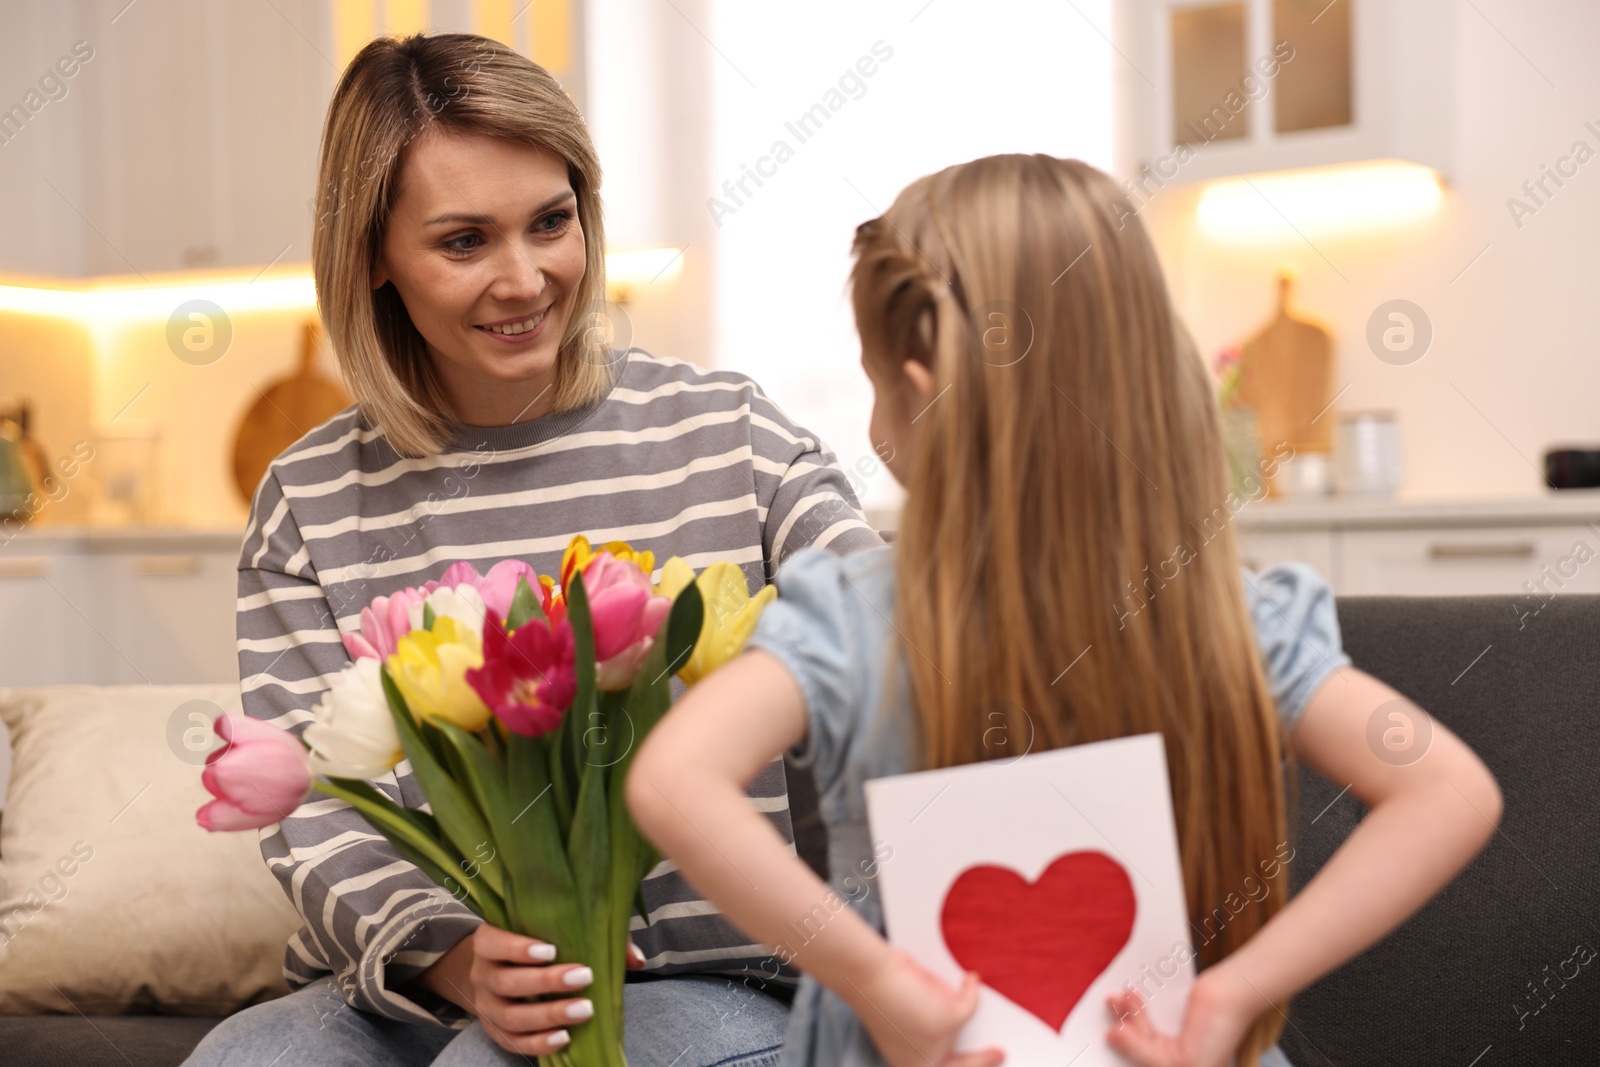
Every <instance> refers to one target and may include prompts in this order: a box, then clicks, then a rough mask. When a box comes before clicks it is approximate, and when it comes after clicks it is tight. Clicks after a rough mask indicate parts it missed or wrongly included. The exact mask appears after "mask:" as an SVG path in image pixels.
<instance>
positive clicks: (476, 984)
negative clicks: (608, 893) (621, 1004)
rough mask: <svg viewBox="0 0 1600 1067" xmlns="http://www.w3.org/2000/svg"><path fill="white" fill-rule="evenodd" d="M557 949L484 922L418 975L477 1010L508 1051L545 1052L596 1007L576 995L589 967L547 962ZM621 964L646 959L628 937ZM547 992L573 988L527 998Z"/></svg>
mask: <svg viewBox="0 0 1600 1067" xmlns="http://www.w3.org/2000/svg"><path fill="white" fill-rule="evenodd" d="M555 956H556V950H555V946H553V945H548V944H546V943H545V942H543V941H539V940H537V939H535V938H531V937H524V936H523V935H521V934H514V933H511V932H510V931H509V930H502V929H500V928H499V927H496V926H491V925H489V924H488V923H484V924H483V925H482V926H479V927H478V929H477V930H475V931H474V932H473V934H472V936H471V937H466V938H463V939H462V940H461V941H460V942H458V943H457V944H456V945H455V947H454V948H452V949H450V951H449V952H446V953H445V954H444V955H443V956H441V957H440V958H439V960H438V962H437V963H435V964H434V965H433V966H432V967H430V968H429V969H428V970H427V971H425V972H423V974H422V975H421V976H420V977H419V978H418V981H419V982H420V983H421V984H423V985H424V986H426V987H427V988H429V989H431V990H433V991H434V992H436V993H438V994H439V995H440V996H442V997H445V998H446V999H448V1000H451V1001H454V1002H455V1003H456V1004H457V1005H459V1006H460V1007H461V1008H463V1009H464V1010H466V1011H467V1012H469V1013H470V1014H472V1015H473V1016H475V1017H476V1018H477V1019H478V1020H479V1021H480V1022H482V1023H483V1029H484V1031H485V1032H486V1033H487V1034H488V1035H489V1036H490V1037H491V1038H493V1039H494V1042H495V1044H497V1045H499V1046H500V1047H501V1048H503V1049H505V1050H506V1051H507V1052H515V1053H518V1054H519V1055H524V1056H546V1055H549V1054H550V1053H552V1052H554V1051H555V1050H556V1049H559V1048H561V1047H562V1046H563V1045H565V1044H567V1043H568V1042H569V1041H570V1040H571V1039H572V1038H571V1035H570V1034H568V1033H567V1029H566V1028H567V1027H568V1026H570V1025H572V1024H574V1023H581V1022H583V1021H585V1020H586V1019H588V1018H589V1017H590V1016H592V1015H593V1014H594V1004H593V1002H591V1001H590V1000H589V999H588V998H587V997H584V996H579V995H577V994H578V993H579V992H580V991H581V990H582V989H584V987H586V986H588V985H589V983H591V982H593V981H594V972H593V971H591V970H590V969H589V968H588V967H586V966H584V965H583V964H581V963H556V964H552V963H550V962H549V961H550V960H553V959H554V958H555ZM627 965H628V968H629V969H630V970H638V969H639V968H641V967H643V966H644V956H643V954H642V953H640V951H639V949H638V947H637V946H636V945H634V943H633V942H632V941H629V942H628V957H627ZM548 994H558V995H559V994H572V995H571V996H566V997H563V998H562V999H559V1000H541V1001H538V1002H529V1001H528V1000H527V999H526V998H528V997H533V996H541V995H548Z"/></svg>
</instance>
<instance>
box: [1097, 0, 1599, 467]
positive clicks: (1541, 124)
mask: <svg viewBox="0 0 1600 1067" xmlns="http://www.w3.org/2000/svg"><path fill="white" fill-rule="evenodd" d="M1454 12H1455V14H1454V18H1455V20H1456V23H1455V32H1456V41H1457V53H1456V57H1455V62H1456V84H1457V86H1458V99H1457V102H1456V104H1455V108H1454V125H1455V137H1456V144H1457V150H1456V162H1455V165H1454V167H1453V168H1452V172H1451V174H1450V182H1449V185H1448V187H1447V189H1446V193H1445V200H1444V204H1443V205H1442V207H1441V209H1440V210H1439V212H1438V213H1437V214H1436V215H1435V216H1433V217H1432V218H1430V219H1428V220H1426V221H1424V222H1421V223H1418V224H1415V225H1410V226H1407V227H1403V228H1397V229H1393V230H1390V231H1387V232H1381V233H1376V234H1369V235H1364V236H1350V237H1347V238H1344V239H1337V240H1325V239H1318V240H1317V242H1316V246H1317V250H1313V249H1312V248H1310V247H1308V245H1307V244H1306V243H1305V242H1304V241H1302V240H1300V239H1299V238H1297V237H1295V236H1293V235H1292V234H1288V235H1287V236H1286V238H1285V239H1284V240H1282V241H1280V242H1277V243H1275V244H1271V245H1267V246H1253V247H1250V248H1247V249H1243V248H1237V247H1230V246H1227V245H1224V244H1220V243H1218V242H1216V241H1213V240H1209V239H1208V238H1206V237H1205V236H1204V235H1202V234H1201V233H1200V232H1199V231H1198V229H1197V228H1196V227H1195V225H1194V201H1195V198H1196V195H1197V190H1195V189H1193V188H1189V189H1179V188H1176V187H1168V188H1167V189H1165V190H1162V191H1161V192H1160V193H1158V194H1157V195H1156V196H1155V198H1154V200H1153V201H1152V202H1151V204H1150V206H1149V207H1148V208H1146V209H1145V211H1144V218H1145V220H1146V223H1147V225H1149V226H1150V228H1151V233H1152V236H1153V237H1154V239H1155V240H1156V243H1157V245H1158V247H1159V248H1160V250H1161V254H1162V259H1163V262H1164V264H1165V266H1166V269H1167V272H1168V279H1169V281H1170V283H1171V284H1172V287H1173V291H1174V293H1175V296H1176V299H1177V301H1178V304H1179V306H1180V309H1181V311H1182V312H1183V314H1184V316H1185V318H1186V319H1187V321H1188V322H1189V325H1190V327H1191V329H1192V330H1193V332H1194V333H1195V336H1196V340H1197V341H1198V343H1199V344H1200V346H1201V351H1202V352H1204V353H1205V354H1206V355H1207V356H1208V357H1209V356H1210V355H1212V354H1214V353H1215V352H1216V351H1217V349H1219V348H1221V347H1223V346H1225V345H1228V344H1231V343H1235V342H1237V341H1240V340H1242V339H1244V338H1246V337H1248V336H1250V335H1251V334H1252V333H1254V332H1255V330H1256V329H1257V328H1258V327H1259V326H1260V325H1262V324H1264V323H1265V321H1266V320H1267V319H1268V318H1269V317H1270V316H1271V312H1272V302H1273V299H1274V294H1275V286H1274V281H1273V278H1274V275H1275V273H1276V270H1277V268H1278V267H1279V266H1280V265H1283V266H1288V267H1291V268H1292V269H1293V270H1295V271H1296V273H1297V274H1298V275H1299V279H1300V281H1299V285H1298V293H1299V303H1300V304H1301V305H1302V306H1303V307H1304V309H1305V310H1306V311H1308V312H1310V313H1311V314H1313V315H1314V316H1315V317H1317V318H1319V319H1322V320H1323V321H1324V322H1325V323H1327V324H1328V325H1329V326H1331V328H1332V330H1333V331H1334V334H1335V343H1336V352H1337V360H1338V364H1337V372H1336V373H1337V382H1336V385H1335V388H1336V389H1337V388H1342V387H1343V386H1344V385H1346V384H1349V386H1350V388H1349V391H1348V392H1346V393H1345V394H1344V396H1343V398H1342V400H1341V401H1340V405H1339V406H1340V408H1341V409H1343V410H1347V411H1348V410H1355V409H1365V408H1390V409H1393V410H1395V411H1396V412H1398V414H1399V421H1400V429H1401V435H1402V441H1403V447H1404V450H1405V458H1406V463H1407V468H1408V470H1407V474H1408V477H1407V481H1406V484H1405V487H1404V489H1403V492H1404V493H1406V494H1408V495H1415V496H1485V495H1508V494H1511V495H1527V494H1536V493H1539V492H1542V488H1541V480H1540V479H1541V475H1540V473H1539V465H1540V464H1541V462H1542V454H1543V452H1544V450H1545V449H1547V448H1549V447H1552V446H1556V445H1559V444H1562V443H1571V442H1588V443H1590V444H1600V406H1597V403H1596V401H1597V398H1600V358H1597V356H1600V343H1597V340H1596V337H1595V330H1594V325H1593V323H1594V317H1593V312H1594V308H1595V306H1596V301H1597V295H1600V294H1597V293H1596V291H1595V290H1596V283H1597V282H1600V269H1597V263H1600V250H1597V239H1600V158H1597V159H1596V160H1594V161H1591V162H1589V163H1588V164H1586V165H1585V166H1584V167H1582V168H1581V169H1580V170H1579V172H1578V175H1577V177H1575V178H1572V179H1570V180H1566V184H1565V186H1564V187H1563V188H1561V189H1560V190H1558V191H1556V194H1555V196H1553V197H1552V198H1550V199H1549V200H1548V201H1547V203H1546V205H1545V206H1544V207H1543V208H1541V209H1540V210H1539V211H1538V213H1537V214H1536V215H1533V216H1530V217H1526V218H1524V219H1523V220H1522V225H1521V227H1520V228H1519V227H1518V226H1517V225H1516V223H1515V222H1514V221H1513V220H1512V217H1511V214H1510V212H1509V211H1508V209H1507V206H1506V201H1507V198H1508V197H1511V196H1518V195H1522V184H1523V182H1524V181H1527V180H1529V179H1536V178H1538V177H1539V176H1540V167H1541V164H1552V165H1553V164H1554V163H1555V162H1556V160H1557V158H1558V157H1560V156H1563V155H1566V154H1567V153H1568V152H1569V151H1571V149H1572V146H1573V143H1574V142H1575V141H1577V140H1580V139H1581V140H1583V141H1586V142H1587V143H1588V145H1589V148H1590V149H1591V150H1593V151H1595V152H1596V153H1600V135H1597V134H1596V133H1594V132H1591V131H1589V130H1587V129H1585V128H1584V122H1585V121H1593V122H1594V123H1595V125H1596V127H1597V129H1600V66H1597V65H1596V64H1595V62H1594V59H1593V56H1592V50H1593V44H1594V42H1595V41H1596V40H1600V6H1597V5H1594V4H1592V3H1587V2H1583V0H1561V2H1555V0H1545V2H1542V3H1533V4H1517V3H1512V2H1510V0H1474V4H1458V5H1454ZM1119 62H1120V61H1119ZM1551 188H1552V189H1553V188H1554V187H1553V186H1551ZM1485 247H1487V249H1488V251H1486V252H1483V250H1484V249H1485ZM1318 250H1320V253H1321V254H1319V251H1318ZM1480 252H1483V255H1482V258H1480V259H1478V260H1477V261H1476V262H1475V263H1473V262H1472V260H1473V258H1474V257H1475V256H1478V254H1479V253H1480ZM1324 256H1326V260H1325V259H1324V258H1323V257H1324ZM1328 261H1331V262H1332V264H1333V265H1332V266H1330V265H1329V262H1328ZM1469 263H1471V266H1470V268H1469V267H1468V264H1469ZM1335 268H1336V269H1337V273H1336V271H1335ZM1463 270H1465V273H1462V272H1463ZM1340 274H1342V275H1343V276H1344V277H1343V278H1341V277H1340ZM1394 298H1404V299H1407V300H1411V301H1414V302H1415V303H1417V304H1419V305H1420V306H1421V307H1422V308H1423V309H1424V311H1425V312H1426V313H1427V314H1428V316H1429V318H1430V319H1431V321H1432V324H1433V330H1434V339H1433V343H1432V347H1431V349H1430V350H1429V351H1428V353H1427V354H1426V355H1425V356H1424V357H1423V358H1422V359H1421V360H1420V361H1419V362H1417V363H1415V364H1412V365H1409V366H1391V365H1389V364H1386V363H1384V362H1381V361H1380V360H1378V359H1377V358H1376V357H1375V356H1374V355H1373V354H1372V352H1371V350H1370V349H1369V348H1368V347H1367V344H1366V341H1365V330H1366V323H1367V319H1368V317H1369V315H1370V314H1371V312H1372V311H1373V309H1374V308H1375V307H1377V305H1379V304H1380V303H1383V302H1384V301H1387V300H1390V299H1394Z"/></svg>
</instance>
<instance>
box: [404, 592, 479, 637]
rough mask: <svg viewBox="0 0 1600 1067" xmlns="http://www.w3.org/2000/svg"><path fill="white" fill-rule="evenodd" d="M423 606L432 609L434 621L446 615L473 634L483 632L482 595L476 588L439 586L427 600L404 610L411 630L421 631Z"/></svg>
mask: <svg viewBox="0 0 1600 1067" xmlns="http://www.w3.org/2000/svg"><path fill="white" fill-rule="evenodd" d="M423 604H427V605H428V606H429V607H430V608H432V609H433V617H434V618H435V619H438V618H443V617H444V616H446V615H448V616H450V617H451V618H453V619H455V620H456V621H457V622H459V623H460V624H461V625H463V626H465V627H466V628H467V629H469V630H471V631H472V632H473V633H475V634H476V633H482V632H483V619H484V612H485V610H486V609H485V608H484V606H483V594H482V593H480V592H478V587H477V586H474V585H466V584H462V585H458V586H455V587H454V588H450V587H448V586H440V587H439V588H438V589H435V590H434V591H433V592H431V593H429V594H428V598H427V600H425V601H424V600H419V601H417V602H416V603H414V604H412V605H411V606H410V607H408V608H407V609H406V616H407V618H408V619H409V620H410V622H411V628H412V629H413V630H420V629H422V605H423Z"/></svg>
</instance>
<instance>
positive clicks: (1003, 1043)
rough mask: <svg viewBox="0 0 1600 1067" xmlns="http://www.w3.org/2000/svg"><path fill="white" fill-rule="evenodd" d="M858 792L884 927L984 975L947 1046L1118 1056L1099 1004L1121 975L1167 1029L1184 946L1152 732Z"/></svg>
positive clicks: (1173, 836) (1069, 1060)
mask: <svg viewBox="0 0 1600 1067" xmlns="http://www.w3.org/2000/svg"><path fill="white" fill-rule="evenodd" d="M866 793H867V812H868V819H869V821H870V822H871V829H872V840H873V843H874V845H875V847H878V848H882V846H884V845H887V846H889V848H892V849H893V852H892V854H889V856H888V858H887V859H885V860H884V861H883V863H882V865H881V866H880V868H879V888H880V890H881V891H882V893H883V907H884V921H885V925H886V927H887V930H888V935H889V940H890V941H891V942H892V943H893V944H894V945H896V946H897V947H899V948H901V949H903V950H904V951H906V952H907V953H909V954H910V955H911V956H912V957H913V958H914V959H916V960H917V961H918V962H920V963H921V964H922V965H923V966H925V967H927V968H928V969H929V970H930V971H932V972H933V973H934V974H937V975H939V976H940V977H941V978H944V979H946V980H947V981H949V982H950V983H951V984H959V983H960V981H961V976H962V974H963V972H964V971H966V970H974V971H977V972H978V973H979V975H980V976H981V977H982V978H983V982H984V984H983V988H982V993H981V997H980V1003H979V1006H978V1012H977V1014H976V1015H974V1016H973V1018H972V1020H971V1021H970V1022H969V1023H968V1024H967V1026H966V1028H965V1029H963V1030H962V1032H961V1038H960V1040H959V1041H958V1042H957V1046H956V1047H957V1048H958V1049H959V1050H962V1051H966V1050H973V1049H980V1048H988V1047H991V1046H999V1047H1000V1048H1003V1049H1005V1051H1006V1064H1007V1067H1027V1065H1039V1067H1044V1065H1047V1064H1048V1065H1051V1067H1065V1065H1067V1064H1071V1065H1072V1067H1126V1065H1127V1064H1128V1062H1129V1061H1128V1060H1126V1059H1124V1058H1123V1057H1121V1056H1119V1055H1118V1054H1117V1053H1115V1052H1113V1051H1112V1050H1111V1048H1110V1046H1108V1045H1107V1044H1106V1041H1105V1034H1106V1031H1107V1030H1108V1029H1109V1028H1110V1027H1111V1026H1112V1025H1113V1024H1114V1022H1115V1018H1114V1017H1113V1016H1112V1014H1111V1013H1110V1011H1109V1010H1108V1009H1107V1008H1106V1003H1105V1001H1106V998H1107V997H1108V996H1110V995H1111V994H1112V993H1115V992H1118V991H1120V990H1122V989H1124V988H1126V987H1127V986H1129V985H1132V986H1133V987H1134V988H1136V989H1138V990H1139V991H1140V993H1141V995H1142V996H1143V997H1144V1000H1145V1004H1146V1008H1145V1010H1146V1011H1147V1012H1149V1017H1150V1020H1151V1022H1152V1023H1153V1024H1154V1025H1155V1027H1156V1029H1158V1030H1161V1031H1163V1032H1166V1033H1176V1032H1177V1030H1178V1027H1179V1025H1180V1024H1181V1022H1182V1020H1183V1009H1184V1005H1185V1003H1186V1002H1187V1000H1188V995H1189V989H1190V987H1191V986H1192V985H1193V983H1194V962H1193V961H1194V951H1193V947H1192V944H1191V941H1190V937H1189V924H1188V910H1187V908H1186V907H1185V905H1184V890H1183V873H1182V867H1181V862H1180V860H1179V856H1178V836H1177V829H1176V825H1175V823H1174V821H1173V816H1172V798H1171V791H1170V789H1169V787H1168V784H1167V761H1166V751H1165V748H1164V746H1163V744H1162V740H1161V735H1160V734H1140V735H1138V736H1135V737H1124V738H1118V739H1117V740H1114V741H1101V742H1097V743H1094V744H1088V745H1076V746H1073V747H1070V748H1061V749H1055V750H1053V751H1049V752H1039V753H1034V754H1030V755H1027V756H1023V757H1021V758H1020V759H1015V760H1006V761H995V762H990V763H976V764H969V765H967V766H964V767H951V768H946V769H943V770H935V771H921V772H918V773H915V774H903V775H897V776H895V777H892V778H879V779H875V780H873V781H869V782H868V783H867V784H866ZM974 868H977V870H974ZM947 931H948V934H949V936H948V938H947ZM958 956H959V957H961V959H963V960H964V961H965V964H966V965H965V966H963V964H962V963H961V962H958ZM1085 983H1087V984H1085ZM1080 988H1081V989H1082V992H1081V995H1079V996H1077V999H1076V1000H1075V1001H1074V999H1073V993H1074V990H1075V989H1080ZM1058 1020H1059V1022H1058ZM1053 1023H1055V1025H1052V1024H1053Z"/></svg>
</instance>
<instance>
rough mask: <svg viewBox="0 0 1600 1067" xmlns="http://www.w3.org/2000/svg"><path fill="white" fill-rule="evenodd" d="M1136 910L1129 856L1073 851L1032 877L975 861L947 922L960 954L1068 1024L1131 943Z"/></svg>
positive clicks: (1019, 1000)
mask: <svg viewBox="0 0 1600 1067" xmlns="http://www.w3.org/2000/svg"><path fill="white" fill-rule="evenodd" d="M1136 910H1137V906H1136V904H1135V902H1134V899H1133V883H1132V882H1131V881H1130V880H1129V879H1128V872H1127V871H1125V870H1123V869H1122V865H1121V864H1119V863H1118V862H1117V861H1116V860H1113V859H1112V858H1111V857H1110V856H1107V855H1106V854H1105V853H1103V852H1069V853H1067V854H1066V855H1064V856H1058V857H1056V859H1055V860H1054V861H1052V862H1051V864H1050V866H1048V867H1046V868H1045V869H1044V873H1043V874H1041V875H1040V876H1039V880H1038V881H1037V882H1032V883H1029V882H1026V881H1024V880H1023V879H1022V876H1021V875H1019V874H1017V872H1015V871H1013V870H1010V869H1008V868H1005V867H989V866H984V867H968V868H967V869H966V870H964V871H962V872H961V874H960V875H958V876H957V878H956V880H955V881H954V882H952V883H951V884H950V889H949V891H948V892H947V893H945V897H944V907H943V909H942V910H941V912H940V915H939V925H940V928H941V929H942V931H943V933H944V943H945V945H946V946H948V947H949V949H950V955H952V956H954V957H955V959H956V962H957V963H959V964H960V965H961V966H962V967H963V968H964V969H966V970H969V971H976V972H977V973H978V976H979V977H980V978H981V979H982V980H983V984H984V985H986V986H988V987H989V988H990V989H993V990H994V991H995V992H996V993H999V994H1000V995H1001V996H1003V997H1005V998H1006V999H1007V1000H1009V1001H1011V1002H1012V1003H1014V1004H1016V1005H1017V1006H1018V1007H1021V1008H1023V1009H1024V1010H1026V1011H1027V1012H1028V1013H1029V1014H1031V1015H1034V1016H1036V1017H1038V1018H1039V1019H1042V1020H1043V1021H1044V1022H1045V1023H1046V1024H1048V1025H1049V1027H1050V1028H1051V1029H1052V1030H1056V1031H1059V1030H1060V1029H1061V1025H1062V1024H1063V1023H1065V1022H1066V1021H1067V1016H1069V1015H1071V1014H1072V1009H1073V1008H1074V1007H1075V1006H1076V1005H1077V1003H1078V1001H1079V1000H1081V999H1082V998H1083V993H1084V990H1086V989H1088V988H1089V986H1090V984H1091V983H1092V982H1094V980H1095V979H1096V978H1098V977H1100V972H1102V971H1104V970H1105V969H1106V968H1107V967H1109V966H1110V965H1111V961H1112V960H1114V959H1116V957H1117V953H1119V952H1121V951H1122V947H1123V946H1124V945H1126V944H1127V943H1128V938H1129V937H1130V936H1131V935H1132V933H1133V917H1134V914H1135V912H1136Z"/></svg>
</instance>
